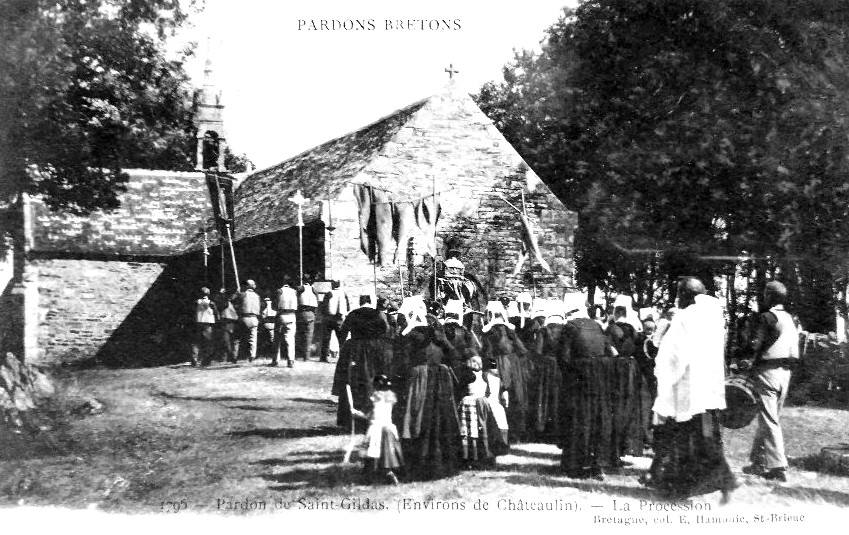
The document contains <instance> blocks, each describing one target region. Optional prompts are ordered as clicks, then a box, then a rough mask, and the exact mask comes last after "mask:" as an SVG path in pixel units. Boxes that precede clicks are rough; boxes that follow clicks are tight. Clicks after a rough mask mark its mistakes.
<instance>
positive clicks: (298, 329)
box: [190, 277, 349, 368]
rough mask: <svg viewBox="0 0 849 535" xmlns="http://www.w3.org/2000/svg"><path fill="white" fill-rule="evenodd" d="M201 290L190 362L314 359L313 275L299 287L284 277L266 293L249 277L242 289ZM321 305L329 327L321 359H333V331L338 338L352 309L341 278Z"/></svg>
mask: <svg viewBox="0 0 849 535" xmlns="http://www.w3.org/2000/svg"><path fill="white" fill-rule="evenodd" d="M199 293H200V295H199V297H198V298H197V300H196V301H195V302H194V318H193V319H194V322H193V326H194V329H195V333H194V334H193V336H192V337H191V359H190V362H191V364H192V366H198V365H200V366H208V365H209V364H210V363H211V362H212V361H214V360H218V361H221V362H232V363H235V362H239V361H240V360H241V361H248V362H253V361H254V360H255V359H257V358H258V357H259V358H266V359H268V360H269V361H270V362H269V365H270V366H277V365H278V364H279V363H280V362H281V361H282V360H285V361H286V364H287V365H288V367H290V368H292V367H294V363H295V360H302V361H308V360H311V359H312V357H313V355H312V351H313V338H314V335H315V322H316V310H317V309H318V307H319V302H318V296H317V295H316V292H315V290H314V289H313V287H312V284H311V279H310V278H309V277H306V278H305V279H304V284H302V285H300V286H297V288H296V287H293V283H292V280H291V279H290V278H286V279H285V281H284V283H283V285H282V286H281V287H280V288H279V289H277V290H276V291H275V292H274V293H273V294H271V295H267V296H266V297H264V298H263V297H260V295H259V293H257V287H256V283H255V282H254V281H253V280H250V279H248V280H247V281H245V285H244V289H242V290H241V291H237V292H228V291H227V290H226V289H224V288H222V289H221V290H219V292H218V294H217V295H215V296H211V295H210V290H209V288H206V287H203V288H201V289H200V292H199ZM321 304H322V306H323V307H324V310H323V312H324V314H323V318H324V326H325V329H324V331H323V339H322V344H321V355H320V356H319V360H320V361H321V362H329V356H330V346H331V344H330V340H331V337H332V333H334V332H335V333H336V335H337V338H338V336H339V334H340V332H339V329H340V327H341V324H342V319H343V318H344V317H345V315H346V314H347V313H348V309H349V304H348V299H347V296H346V295H345V293H344V292H343V291H342V289H341V285H340V283H339V282H338V281H335V282H333V283H332V289H331V290H330V291H329V292H327V294H326V295H325V296H324V299H323V302H322V303H321Z"/></svg>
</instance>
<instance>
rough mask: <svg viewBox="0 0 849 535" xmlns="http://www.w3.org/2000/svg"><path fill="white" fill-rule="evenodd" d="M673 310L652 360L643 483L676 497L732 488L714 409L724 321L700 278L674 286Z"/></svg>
mask: <svg viewBox="0 0 849 535" xmlns="http://www.w3.org/2000/svg"><path fill="white" fill-rule="evenodd" d="M678 300H679V307H680V310H679V312H678V313H677V314H676V315H675V317H674V318H673V319H672V323H671V325H670V327H669V330H668V331H667V333H666V335H665V336H664V338H663V341H662V342H661V344H660V349H659V351H658V355H657V359H656V360H655V377H656V378H657V399H656V400H655V403H654V406H653V410H654V413H655V414H656V415H657V418H658V420H659V421H660V422H661V425H659V426H658V427H657V428H656V429H655V434H654V437H655V459H654V461H653V463H652V467H651V469H650V470H649V474H648V475H647V477H645V478H644V479H643V482H644V483H646V484H649V485H652V486H655V487H658V488H659V489H661V491H663V492H665V493H666V494H669V495H670V496H673V497H676V498H684V497H687V496H693V495H698V494H706V493H709V492H713V491H717V490H719V491H721V492H722V494H723V501H727V500H728V498H729V496H730V493H731V491H733V490H734V488H736V486H737V482H736V479H735V478H734V476H733V474H732V473H731V469H730V468H729V466H728V462H727V461H726V459H725V453H724V451H723V444H722V434H721V429H720V423H719V422H720V420H719V412H720V411H721V410H723V409H725V357H724V346H725V321H724V318H723V315H722V308H721V307H720V304H719V301H718V300H717V299H716V298H714V297H710V296H708V295H705V287H704V284H702V282H701V281H699V280H698V279H696V278H693V277H686V278H684V279H682V280H681V281H680V282H679V284H678Z"/></svg>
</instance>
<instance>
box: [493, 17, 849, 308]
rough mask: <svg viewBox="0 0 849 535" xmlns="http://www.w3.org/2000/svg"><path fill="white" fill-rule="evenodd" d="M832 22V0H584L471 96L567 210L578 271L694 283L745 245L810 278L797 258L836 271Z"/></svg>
mask: <svg viewBox="0 0 849 535" xmlns="http://www.w3.org/2000/svg"><path fill="white" fill-rule="evenodd" d="M847 21H849V5H845V3H844V2H839V1H837V0H814V1H810V0H806V1H803V0H734V1H732V0H646V1H643V2H619V1H616V0H593V1H586V2H584V3H582V4H581V5H580V6H579V7H578V8H577V9H576V10H575V11H574V12H566V13H565V16H564V17H563V18H561V20H559V21H558V22H557V23H555V24H554V25H552V26H551V27H550V28H549V30H548V32H547V41H546V42H545V44H544V46H543V50H542V52H541V53H540V54H538V55H534V54H529V53H526V52H523V53H519V54H517V56H516V58H515V60H514V61H513V62H512V63H511V64H509V65H508V66H507V67H505V79H504V81H503V82H501V83H499V84H487V85H486V86H484V87H483V88H482V89H481V91H480V93H479V95H478V96H477V100H478V102H479V104H480V105H481V107H482V108H483V109H484V111H485V112H487V113H488V114H489V115H490V117H491V118H493V120H494V121H495V123H496V126H498V127H499V128H500V129H501V130H502V132H503V133H504V134H505V136H506V137H507V138H508V139H509V140H510V141H511V142H513V143H514V144H515V146H516V147H517V149H518V150H519V152H520V153H521V154H522V155H523V156H524V157H525V158H526V159H527V160H528V162H529V163H530V164H531V166H532V167H533V168H534V169H535V170H536V171H537V173H539V174H540V176H542V177H543V179H544V180H546V182H547V183H548V184H550V185H551V186H552V189H553V190H554V191H555V193H557V194H558V195H559V196H560V197H561V199H563V200H564V202H565V203H566V204H567V205H568V206H570V207H571V208H573V209H575V210H577V211H578V212H579V216H580V224H581V225H582V226H581V228H580V230H579V232H580V234H579V236H578V237H576V243H577V247H578V252H577V258H576V260H577V267H578V276H579V280H581V281H582V282H583V283H584V284H588V285H589V283H591V282H593V281H600V282H604V281H606V282H608V283H613V284H615V285H618V286H620V287H628V288H629V289H630V290H633V288H634V282H635V281H634V279H633V277H634V276H635V275H636V274H638V273H640V272H641V271H642V272H646V270H647V267H648V266H651V265H652V264H654V266H655V268H656V272H657V273H662V274H664V275H665V277H666V279H667V280H668V281H669V282H671V281H672V280H673V279H674V277H675V276H677V275H681V274H684V273H692V274H696V275H700V276H701V277H702V278H703V279H704V280H705V281H706V282H708V283H709V284H710V283H711V282H712V280H713V275H716V274H721V273H726V272H728V273H730V272H732V271H733V270H734V265H735V264H736V263H737V261H736V259H737V257H740V256H746V257H751V258H754V259H755V262H754V267H755V268H756V271H757V273H758V278H759V280H760V282H761V283H762V282H763V280H764V277H765V274H766V273H767V272H768V271H771V272H774V273H777V274H779V275H783V276H784V277H790V278H794V279H795V280H796V282H797V283H798V284H800V285H801V286H805V285H806V284H818V285H822V284H823V282H822V280H821V279H822V273H820V272H817V270H816V269H807V271H808V272H809V273H811V276H809V277H807V280H804V279H805V276H804V275H802V273H804V272H805V271H806V270H805V269H801V270H800V269H797V267H798V266H799V265H801V264H806V265H808V266H809V267H811V266H825V267H826V269H827V271H828V272H829V273H831V274H832V277H834V276H845V272H846V262H845V261H844V260H843V258H844V257H845V254H846V251H847V249H849V214H847V207H849V180H847V178H846V177H847V176H849V175H848V174H847V172H846V171H847V159H846V156H847V150H848V149H849V137H847V134H849V129H847V126H849V125H847V120H846V117H849V114H847V112H849V109H848V108H849V102H847V100H846V99H845V94H846V89H847V88H849V65H847V63H846V59H845V58H846V57H849V56H847V52H849V40H847V37H849V25H847ZM599 244H603V245H601V246H600V245H599ZM623 251H625V252H627V254H626V256H627V257H628V260H625V259H623V258H622V254H621V253H622V252H623ZM652 251H654V252H655V253H654V254H652V253H651V252H652ZM641 257H642V260H641ZM611 262H613V263H616V264H617V266H619V267H622V268H624V272H620V273H612V272H611V271H612V270H611V268H610V264H611ZM629 262H630V263H632V264H633V265H632V266H630V267H629V266H628V263H629ZM614 271H615V270H614ZM620 271H622V270H621V269H620ZM820 271H821V270H820ZM815 272H816V273H815ZM825 284H826V285H828V284H829V283H825ZM669 286H671V284H670V285H669ZM807 293H809V294H812V295H813V294H817V293H818V292H815V291H811V292H807Z"/></svg>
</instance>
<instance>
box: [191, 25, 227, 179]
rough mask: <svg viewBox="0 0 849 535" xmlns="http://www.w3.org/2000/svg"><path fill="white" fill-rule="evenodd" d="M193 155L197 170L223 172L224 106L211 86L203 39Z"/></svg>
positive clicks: (210, 74) (210, 56) (209, 59)
mask: <svg viewBox="0 0 849 535" xmlns="http://www.w3.org/2000/svg"><path fill="white" fill-rule="evenodd" d="M196 103H197V111H196V112H195V127H196V128H197V158H196V164H195V169H197V170H198V171H203V170H210V169H211V170H213V171H224V170H225V168H224V151H225V149H226V147H227V135H226V133H225V131H224V114H223V112H224V105H223V104H222V103H221V90H220V89H218V87H217V86H216V85H215V82H214V78H213V74H212V53H211V48H210V46H209V41H208V40H207V52H206V65H205V66H204V69H203V89H201V90H200V91H198V93H197V95H196Z"/></svg>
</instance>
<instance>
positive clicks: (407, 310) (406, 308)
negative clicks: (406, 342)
mask: <svg viewBox="0 0 849 535" xmlns="http://www.w3.org/2000/svg"><path fill="white" fill-rule="evenodd" d="M398 314H401V315H403V316H404V317H405V318H406V319H407V326H406V327H404V330H403V331H401V335H402V336H406V335H408V334H409V333H410V331H412V330H413V329H414V328H416V327H427V307H426V306H425V302H424V298H423V297H422V296H421V295H413V296H409V297H405V298H404V300H403V301H402V302H401V307H400V308H399V309H398Z"/></svg>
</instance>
